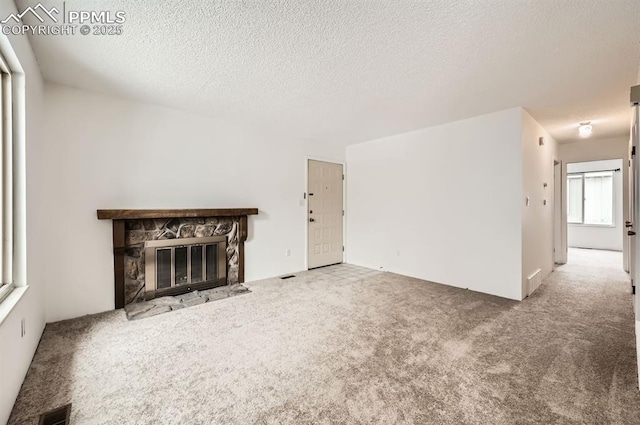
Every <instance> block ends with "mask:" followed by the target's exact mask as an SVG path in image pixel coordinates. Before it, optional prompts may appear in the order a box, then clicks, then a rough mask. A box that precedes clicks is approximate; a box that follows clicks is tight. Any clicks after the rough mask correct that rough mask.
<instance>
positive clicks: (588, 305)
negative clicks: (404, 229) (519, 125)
mask: <svg viewBox="0 0 640 425" xmlns="http://www.w3.org/2000/svg"><path fill="white" fill-rule="evenodd" d="M621 261H622V260H621V257H620V254H619V253H612V252H601V251H587V250H572V251H571V254H570V262H569V264H567V265H566V266H562V267H559V268H558V269H557V270H556V272H554V273H552V274H551V276H550V277H549V278H548V279H547V280H546V281H545V282H544V284H543V285H542V286H541V288H540V289H539V290H538V291H537V292H536V293H534V294H533V295H532V296H531V297H530V298H528V299H526V300H525V301H523V302H522V303H519V302H514V301H509V300H505V299H500V298H496V297H492V296H489V295H483V294H479V293H474V292H470V291H466V290H461V289H455V288H451V287H447V286H442V285H437V284H432V283H427V282H424V281H420V280H417V279H411V278H406V277H402V276H398V275H394V274H391V273H377V274H371V275H368V276H366V275H365V277H364V278H363V279H360V280H358V279H356V278H353V279H348V280H347V279H338V278H336V277H335V276H333V275H331V274H329V273H322V272H318V271H312V272H308V273H302V274H300V275H299V276H298V277H296V278H292V279H288V280H279V279H270V280H265V281H260V282H254V283H249V284H247V286H248V287H249V288H250V289H251V291H252V292H251V293H250V294H247V295H243V296H242V297H235V298H229V299H224V300H221V301H216V302H214V303H207V304H202V305H199V306H195V307H190V308H185V309H182V310H178V311H175V312H171V313H169V314H162V315H159V316H155V317H151V318H148V319H143V320H138V321H127V319H126V318H125V316H124V313H123V312H122V311H115V312H110V313H106V314H101V315H95V316H91V317H85V318H80V319H75V320H70V321H65V322H59V323H54V324H50V325H48V326H47V328H46V330H45V333H44V335H43V338H42V342H41V344H40V347H39V349H38V351H37V353H36V356H35V358H34V361H33V364H32V366H31V369H30V371H29V374H28V376H27V379H26V381H25V383H24V385H23V388H22V390H21V393H20V395H19V398H18V400H17V403H16V405H15V408H14V411H13V413H12V416H11V419H10V421H9V423H10V424H11V425H15V424H35V423H37V414H38V413H40V412H43V411H46V410H49V409H51V408H54V407H57V406H61V405H63V404H66V403H68V402H72V403H73V411H72V415H71V419H72V423H73V424H252V423H258V424H342V423H346V424H368V423H379V424H394V423H405V424H457V423H467V424H516V423H517V424H534V423H535V424H552V423H563V424H582V423H587V424H608V423H611V424H637V423H640V394H639V393H638V390H637V387H636V385H637V382H636V370H635V369H636V368H635V364H636V363H635V344H634V328H633V324H634V322H633V312H632V308H631V295H630V294H629V283H628V281H627V278H626V275H625V273H624V272H623V271H622V270H621Z"/></svg>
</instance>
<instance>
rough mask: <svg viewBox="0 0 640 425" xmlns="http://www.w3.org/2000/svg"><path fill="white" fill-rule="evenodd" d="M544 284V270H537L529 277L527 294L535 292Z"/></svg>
mask: <svg viewBox="0 0 640 425" xmlns="http://www.w3.org/2000/svg"><path fill="white" fill-rule="evenodd" d="M541 284H542V270H540V269H538V270H536V271H535V272H534V273H533V274H532V275H531V276H529V277H528V278H527V296H529V295H531V294H533V291H535V290H536V289H538V287H539V286H540V285H541Z"/></svg>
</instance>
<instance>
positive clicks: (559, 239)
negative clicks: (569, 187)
mask: <svg viewBox="0 0 640 425" xmlns="http://www.w3.org/2000/svg"><path fill="white" fill-rule="evenodd" d="M564 164H565V161H563V160H561V159H560V158H558V157H555V156H554V158H553V242H552V245H553V269H554V270H555V268H556V266H558V265H561V264H566V262H567V249H568V248H567V244H566V241H567V216H566V214H565V211H566V208H567V206H566V201H565V196H564V193H565V190H566V189H565V187H564V186H565V185H564V184H563V181H564V175H565V170H564Z"/></svg>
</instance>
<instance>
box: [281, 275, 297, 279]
mask: <svg viewBox="0 0 640 425" xmlns="http://www.w3.org/2000/svg"><path fill="white" fill-rule="evenodd" d="M292 277H296V275H294V274H290V275H288V276H282V277H281V278H280V279H291V278H292Z"/></svg>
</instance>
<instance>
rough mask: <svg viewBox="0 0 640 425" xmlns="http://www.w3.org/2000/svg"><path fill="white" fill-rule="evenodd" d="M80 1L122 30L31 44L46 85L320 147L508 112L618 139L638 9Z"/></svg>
mask: <svg viewBox="0 0 640 425" xmlns="http://www.w3.org/2000/svg"><path fill="white" fill-rule="evenodd" d="M33 3H34V2H33V1H23V0H18V1H17V4H18V8H19V9H20V10H22V9H23V8H24V7H26V6H29V5H33ZM42 3H43V4H45V5H47V6H57V7H59V8H60V9H61V5H62V1H50V0H43V1H42ZM89 5H90V8H91V10H111V11H116V10H124V11H125V12H126V16H127V21H126V23H125V24H124V34H123V35H120V36H95V35H87V36H82V35H75V36H35V37H32V38H31V39H32V43H33V47H34V50H35V52H36V56H37V58H38V61H39V63H40V67H41V69H42V72H43V74H44V77H45V79H46V80H48V81H53V82H57V83H61V84H66V85H69V86H74V87H79V88H84V89H89V90H94V91H100V92H105V93H111V94H114V95H118V96H124V97H127V98H132V99H137V100H141V101H146V102H152V103H157V104H161V105H166V106H171V107H175V108H179V109H185V110H190V111H195V112H199V113H203V114H207V115H211V116H225V117H226V116H229V117H234V118H236V119H241V120H247V122H250V121H256V122H261V123H268V124H269V125H272V126H276V127H277V128H280V129H286V131H287V132H289V133H293V134H296V135H299V136H300V137H304V138H305V139H310V140H317V141H323V142H331V143H334V142H335V143H344V144H348V143H354V142H359V141H365V140H369V139H373V138H378V137H382V136H387V135H391V134H396V133H401V132H405V131H410V130H415V129H418V128H422V127H428V126H432V125H436V124H441V123H445V122H450V121H454V120H458V119H462V118H467V117H472V116H476V115H480V114H484V113H489V112H493V111H497V110H501V109H505V108H509V107H514V106H524V107H525V108H527V109H528V110H529V112H530V113H531V114H532V115H533V116H534V117H535V118H536V119H537V120H538V121H539V122H540V123H541V124H542V125H543V126H544V127H546V128H547V130H548V131H550V133H551V134H552V135H553V136H554V137H555V138H557V139H558V140H559V141H566V140H570V139H575V138H576V135H577V131H576V128H577V125H578V123H579V122H580V121H586V120H591V121H592V122H593V124H594V135H595V136H597V137H611V136H619V135H625V134H628V128H629V117H630V108H629V104H628V92H629V87H630V86H632V85H634V84H636V78H637V76H638V67H639V65H640V60H639V57H640V56H639V51H640V49H639V41H640V1H638V0H531V1H526V0H485V1H477V0H467V1H461V0H441V1H422V2H419V1H409V0H405V1H391V0H384V1H382V0H378V1H295V0H283V1H257V0H256V1H222V2H220V1H216V2H214V1H205V0H201V1H196V0H192V1H186V0H182V1H175V0H174V1H158V0H138V1H125V0H119V1H114V0H93V1H91V2H86V1H73V0H67V1H66V5H65V6H66V9H67V10H76V9H83V10H87V9H88V8H89ZM25 19H27V22H28V23H37V22H35V21H34V20H33V19H29V18H25Z"/></svg>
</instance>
